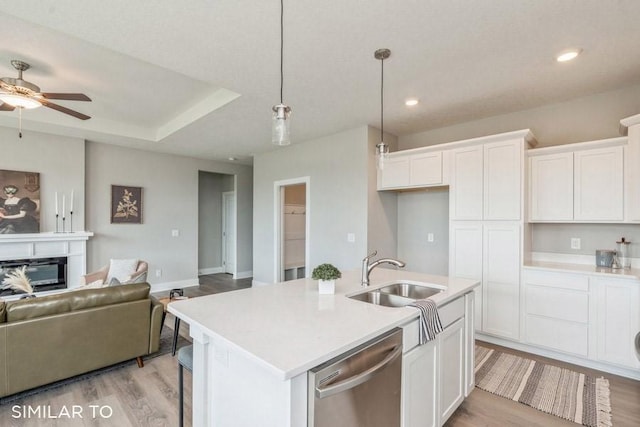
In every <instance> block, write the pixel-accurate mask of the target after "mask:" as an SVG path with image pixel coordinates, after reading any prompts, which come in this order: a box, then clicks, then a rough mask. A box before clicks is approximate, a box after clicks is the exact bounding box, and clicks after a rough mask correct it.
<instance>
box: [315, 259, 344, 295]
mask: <svg viewBox="0 0 640 427" xmlns="http://www.w3.org/2000/svg"><path fill="white" fill-rule="evenodd" d="M341 277H342V273H340V270H338V269H337V268H336V267H335V266H333V265H332V264H320V265H319V266H317V267H316V268H314V269H313V272H312V273H311V278H312V279H313V280H317V281H318V293H320V294H333V293H335V290H336V279H339V278H341Z"/></svg>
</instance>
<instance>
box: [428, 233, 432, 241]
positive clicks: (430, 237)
mask: <svg viewBox="0 0 640 427" xmlns="http://www.w3.org/2000/svg"><path fill="white" fill-rule="evenodd" d="M427 242H429V243H433V233H427Z"/></svg>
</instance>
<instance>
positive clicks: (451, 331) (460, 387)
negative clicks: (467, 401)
mask: <svg viewBox="0 0 640 427" xmlns="http://www.w3.org/2000/svg"><path fill="white" fill-rule="evenodd" d="M438 341H439V342H438V347H439V348H438V361H439V363H440V368H439V369H438V374H439V375H440V378H439V381H438V382H439V383H440V387H439V390H440V399H439V400H440V404H439V407H440V421H441V424H443V423H444V422H445V421H447V419H449V417H450V416H451V414H453V412H454V411H455V410H456V409H457V408H458V406H460V404H461V403H462V401H463V400H464V390H465V387H464V383H465V336H464V319H459V320H457V321H456V322H455V323H454V324H453V325H451V326H449V327H448V328H447V329H445V330H444V331H442V333H441V334H440V335H439V336H438Z"/></svg>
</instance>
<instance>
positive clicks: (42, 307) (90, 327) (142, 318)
mask: <svg viewBox="0 0 640 427" xmlns="http://www.w3.org/2000/svg"><path fill="white" fill-rule="evenodd" d="M150 289H151V286H150V285H149V284H148V283H136V284H131V285H121V286H112V287H107V288H98V289H86V290H77V291H71V292H64V293H61V294H55V295H48V296H43V297H36V298H29V299H22V300H17V301H9V302H4V301H1V302H0V397H4V396H7V395H11V394H14V393H17V392H20V391H23V390H28V389H30V388H34V387H38V386H41V385H44V384H48V383H51V382H54V381H58V380H61V379H65V378H69V377H72V376H74V375H79V374H82V373H85V372H89V371H92V370H95V369H98V368H102V367H105V366H109V365H113V364H115V363H119V362H122V361H125V360H129V359H134V358H136V359H137V361H138V366H140V367H142V356H144V355H147V354H151V353H153V352H156V351H158V348H159V346H160V326H161V321H162V312H163V307H162V304H161V303H158V302H157V301H155V299H154V300H152V299H151V298H150V296H149V291H150Z"/></svg>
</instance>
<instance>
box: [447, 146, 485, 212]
mask: <svg viewBox="0 0 640 427" xmlns="http://www.w3.org/2000/svg"><path fill="white" fill-rule="evenodd" d="M482 153H483V147H482V146H481V145H480V146H473V147H464V148H458V149H456V150H453V151H452V153H451V179H450V180H451V182H450V190H449V203H450V207H449V211H450V218H451V219H452V220H461V219H462V220H474V219H475V220H480V219H482V199H483V195H482Z"/></svg>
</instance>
